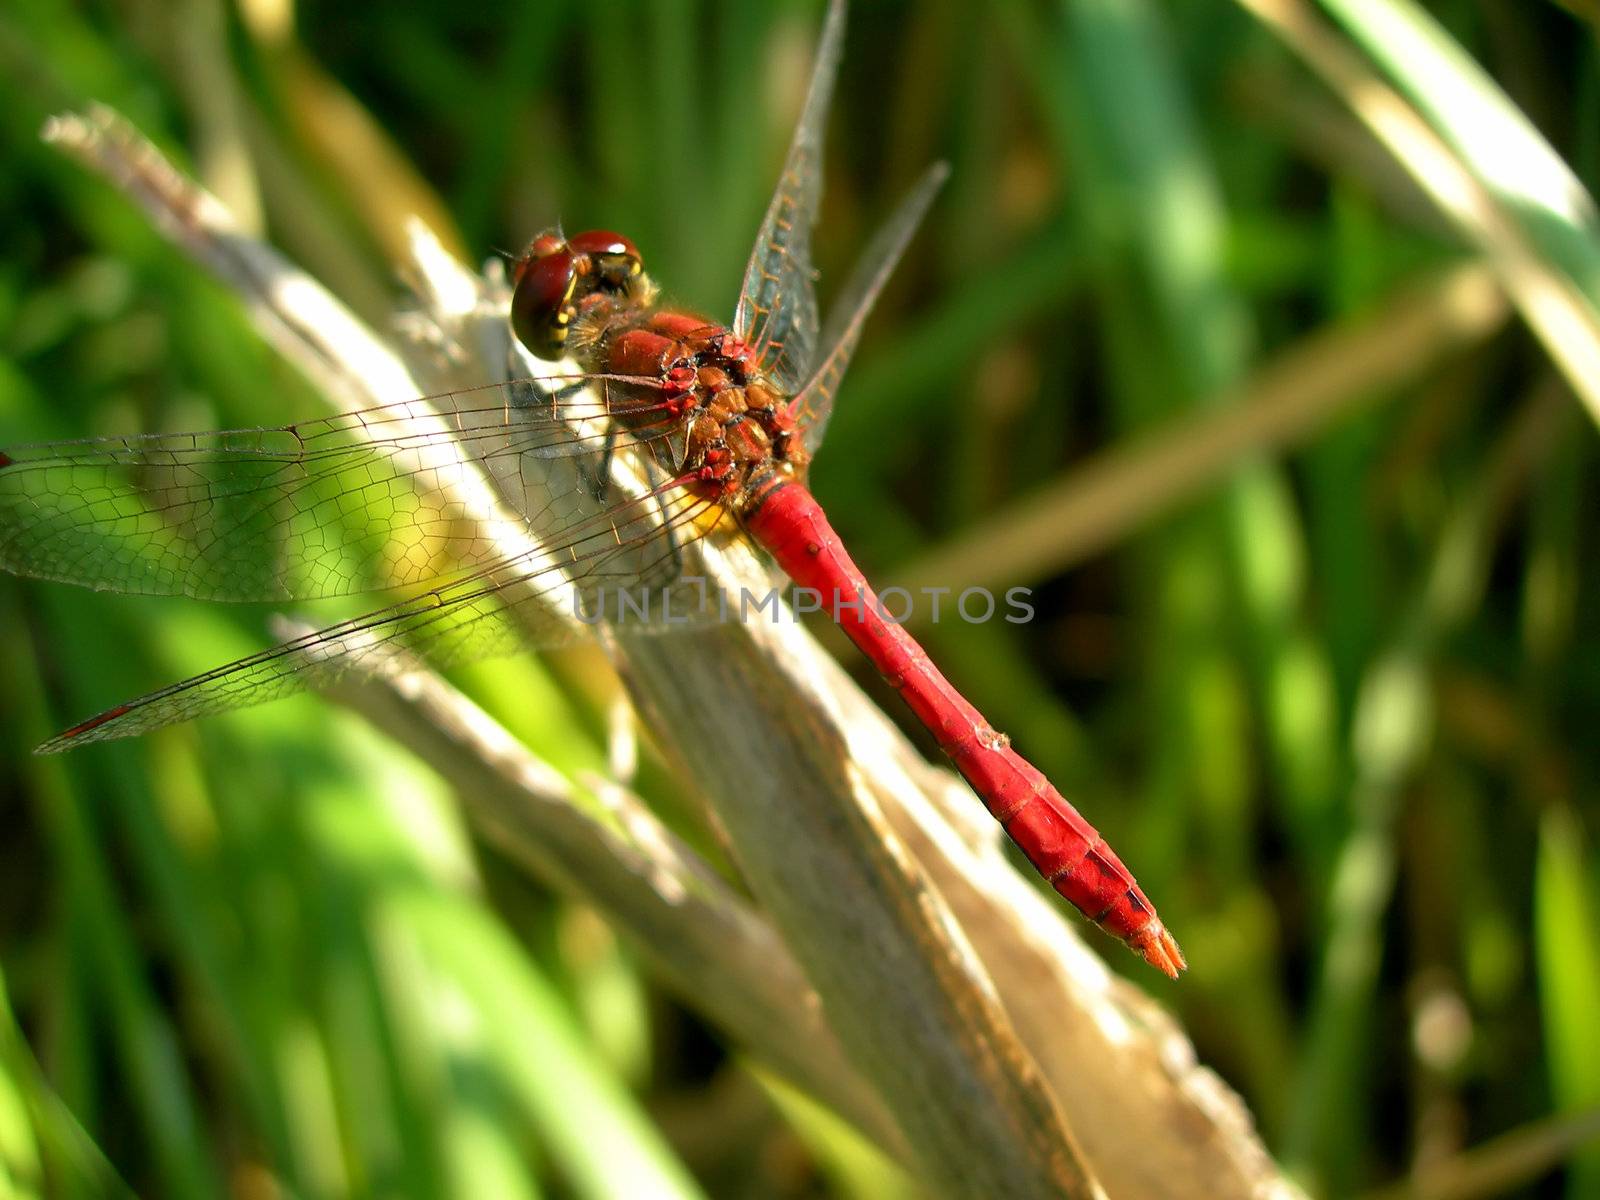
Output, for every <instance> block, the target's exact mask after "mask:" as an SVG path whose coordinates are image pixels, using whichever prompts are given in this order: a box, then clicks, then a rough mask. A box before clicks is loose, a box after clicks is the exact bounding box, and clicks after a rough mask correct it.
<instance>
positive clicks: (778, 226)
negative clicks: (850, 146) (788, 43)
mask: <svg viewBox="0 0 1600 1200" xmlns="http://www.w3.org/2000/svg"><path fill="white" fill-rule="evenodd" d="M844 9H845V5H844V0H831V2H830V3H829V5H828V16H827V20H826V22H825V23H824V24H823V27H822V40H821V42H820V43H819V44H818V46H817V61H816V64H815V65H814V66H813V67H812V69H811V86H810V88H809V89H808V90H807V92H806V102H805V106H804V107H803V108H802V109H801V110H800V123H799V125H797V126H796V127H795V131H794V140H793V141H792V142H790V143H789V157H788V158H786V159H785V160H784V164H783V175H782V176H781V177H780V178H779V180H778V189H777V191H776V192H774V193H773V196H772V202H771V203H770V204H769V205H768V206H767V215H766V217H765V218H764V219H763V220H762V222H761V230H760V232H759V233H757V234H756V243H755V246H754V247H753V248H752V249H751V251H750V262H749V265H747V266H746V267H745V270H744V287H743V288H742V289H740V292H739V307H738V309H737V311H736V312H735V313H734V319H733V330H734V332H735V333H736V334H738V335H739V336H740V337H741V338H743V339H744V340H745V341H746V342H748V343H749V344H750V346H751V347H752V348H753V349H754V351H755V353H756V359H757V361H758V362H759V363H760V364H761V367H762V369H763V370H765V371H766V372H767V374H768V375H770V376H771V377H772V378H773V380H774V381H775V382H776V383H777V384H778V385H779V386H780V387H781V388H782V389H783V390H784V391H785V392H788V393H793V392H794V391H796V390H797V389H798V388H799V386H800V384H801V382H802V381H803V380H804V378H805V374H806V372H807V371H808V370H809V369H810V366H811V357H812V355H813V353H814V352H815V350H816V340H817V290H816V281H815V278H814V272H813V271H812V269H811V228H812V226H813V225H815V224H816V220H817V203H818V201H819V200H820V199H821V196H822V139H823V134H824V132H825V131H826V126H827V120H828V104H829V102H830V100H831V99H832V97H833V83H834V77H835V76H836V75H837V73H838V69H839V54H840V51H841V50H842V49H843V44H844Z"/></svg>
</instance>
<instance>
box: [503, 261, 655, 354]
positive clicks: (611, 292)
mask: <svg viewBox="0 0 1600 1200" xmlns="http://www.w3.org/2000/svg"><path fill="white" fill-rule="evenodd" d="M511 278H512V283H513V288H512V292H511V328H512V331H513V332H514V333H515V334H516V335H517V338H518V340H520V341H521V342H522V344H523V345H525V346H526V347H527V348H528V349H529V350H531V351H533V353H534V354H536V355H538V356H539V357H540V358H546V359H556V358H560V357H561V355H562V354H563V352H564V351H565V347H566V344H567V333H568V331H569V330H570V329H571V328H572V321H573V318H574V317H575V316H576V315H577V314H578V312H579V310H580V307H581V306H582V305H583V303H584V301H585V300H587V299H589V297H591V296H619V295H625V294H626V293H628V292H629V291H630V290H631V289H632V288H634V287H635V286H636V285H637V284H638V283H639V282H640V281H642V280H643V279H644V264H643V263H642V262H641V261H640V259H639V251H638V248H637V247H635V246H634V244H633V243H632V242H630V241H629V240H628V239H627V238H625V237H623V236H622V235H621V234H620V233H612V232H610V231H609V230H605V229H591V230H589V231H588V232H587V233H579V234H575V235H574V236H572V237H570V238H569V237H563V236H562V235H561V234H560V233H559V232H557V231H548V232H545V233H541V234H540V235H539V236H538V237H536V238H534V239H533V241H531V242H529V243H528V248H527V249H526V250H524V251H523V252H522V253H521V254H520V255H518V257H517V261H516V262H515V263H513V264H512V267H511Z"/></svg>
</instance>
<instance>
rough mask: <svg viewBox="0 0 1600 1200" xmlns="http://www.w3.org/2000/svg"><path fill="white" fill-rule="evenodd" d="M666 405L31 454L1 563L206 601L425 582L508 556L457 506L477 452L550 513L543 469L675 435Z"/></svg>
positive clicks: (563, 393) (463, 406)
mask: <svg viewBox="0 0 1600 1200" xmlns="http://www.w3.org/2000/svg"><path fill="white" fill-rule="evenodd" d="M552 383H556V384H560V385H561V388H560V390H557V391H548V390H544V391H541V390H540V388H541V387H544V386H545V385H548V384H552ZM535 385H539V386H535ZM658 395H659V393H658V392H657V391H656V389H655V387H654V385H653V384H652V383H651V382H650V381H648V380H638V379H633V378H629V377H623V376H593V375H590V376H564V377H560V378H559V379H557V380H552V381H547V380H542V379H541V380H515V381H512V382H510V383H503V384H493V385H490V386H488V387H482V388H473V389H468V390H464V391H459V392H453V393H446V394H443V395H440V396H433V397H426V398H423V399H420V400H412V401H407V402H405V403H402V404H393V405H387V406H384V407H381V408H373V409H368V410H365V411H362V412H356V413H347V414H345V415H343V416H338V417H330V418H327V419H324V420H316V421H306V422H303V423H301V424H298V425H287V426H284V427H282V428H277V429H244V430H230V431H224V432H216V433H188V434H170V435H152V436H138V437H127V438H97V439H91V440H86V441H75V442H54V443H48V444H43V445H36V446H23V447H19V448H17V449H14V450H9V451H6V452H4V453H0V569H4V570H7V571H10V572H13V573H15V574H19V575H30V576H34V577H37V578H42V579H50V580H55V581H59V582H64V583H75V584H81V585H84V586H87V587H92V588H95V589H98V590H104V591H118V592H132V593H143V594H159V595H187V596H194V597H198V598H201V599H207V600H238V601H244V600H290V599H314V598H319V597H325V596H337V595H348V594H351V593H356V592H362V591H370V590H372V589H374V588H375V587H390V586H407V585H413V584H421V583H425V582H428V581H430V580H433V579H438V578H442V577H444V576H446V575H448V574H450V573H451V572H459V571H461V570H464V569H470V568H473V567H475V566H480V565H484V564H486V563H488V562H490V561H492V560H493V559H494V558H495V557H496V555H497V553H498V551H496V550H495V544H494V540H493V539H492V538H488V537H484V536H482V530H481V527H480V526H477V525H475V524H474V522H473V521H472V520H470V519H468V518H469V516H470V514H468V513H465V512H463V511H461V507H462V506H461V504H460V502H459V500H457V499H454V498H453V497H454V496H455V495H457V494H458V492H459V486H458V485H460V484H461V483H462V476H463V475H465V474H466V473H467V471H466V469H465V468H464V467H463V464H462V460H463V459H464V458H465V459H469V460H472V461H474V462H476V463H478V464H480V465H482V466H483V467H485V468H486V469H488V470H489V471H490V472H491V473H492V474H494V475H496V476H497V477H498V478H501V479H502V480H504V479H505V477H506V476H507V475H512V476H517V477H519V478H518V480H516V481H514V482H520V484H521V487H520V489H519V488H515V487H513V488H512V489H510V490H512V491H514V492H517V493H518V496H519V499H520V500H524V501H525V502H526V504H527V505H529V506H535V507H536V506H537V505H539V504H541V503H548V502H550V500H551V497H549V496H547V495H543V494H542V493H541V492H540V491H539V487H540V484H539V480H538V476H539V475H540V474H541V472H540V470H539V467H538V460H540V459H548V458H561V457H569V456H578V455H593V454H599V453H601V452H603V451H604V449H606V447H607V439H608V438H609V437H611V436H613V433H612V432H611V429H612V425H613V421H612V418H616V419H617V423H621V424H625V425H626V427H627V430H628V432H629V434H630V435H631V436H632V437H633V438H635V439H638V440H641V441H646V442H648V441H651V440H652V439H656V438H662V437H666V436H667V435H669V434H670V433H672V432H673V431H674V429H675V428H676V426H677V422H676V420H674V419H672V418H670V417H669V416H668V415H667V413H666V411H665V409H664V408H662V407H660V406H659V405H657V404H655V403H654V402H653V401H654V398H655V397H657V396H658ZM619 414H620V415H619ZM525 515H529V516H532V515H534V514H532V513H525Z"/></svg>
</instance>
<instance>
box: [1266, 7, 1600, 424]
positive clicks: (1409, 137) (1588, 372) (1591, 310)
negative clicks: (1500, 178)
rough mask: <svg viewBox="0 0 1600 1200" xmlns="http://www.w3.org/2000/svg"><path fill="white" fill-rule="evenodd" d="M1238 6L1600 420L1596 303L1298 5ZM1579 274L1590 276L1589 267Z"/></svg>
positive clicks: (1446, 149)
mask: <svg viewBox="0 0 1600 1200" xmlns="http://www.w3.org/2000/svg"><path fill="white" fill-rule="evenodd" d="M1239 3H1241V4H1242V5H1243V6H1244V7H1245V8H1247V9H1248V10H1250V11H1251V12H1253V13H1255V14H1256V15H1257V16H1258V17H1260V18H1261V19H1262V20H1263V21H1264V22H1265V23H1267V24H1268V25H1269V26H1271V27H1272V28H1273V29H1274V30H1275V31H1276V32H1277V33H1278V34H1279V36H1281V37H1282V38H1283V39H1284V40H1285V41H1286V42H1287V43H1288V44H1289V45H1290V46H1291V47H1292V48H1293V49H1294V50H1295V51H1296V53H1298V54H1299V55H1300V56H1301V57H1303V58H1304V59H1305V60H1306V61H1307V62H1308V63H1309V64H1310V65H1311V66H1312V68H1313V69H1314V70H1315V71H1316V72H1317V73H1318V74H1319V75H1321V76H1322V77H1323V79H1324V80H1325V81H1326V82H1327V83H1328V85H1329V86H1330V87H1332V88H1333V89H1334V90H1335V91H1337V92H1338V93H1339V95H1340V96H1341V97H1342V98H1343V99H1344V101H1345V103H1346V104H1348V105H1349V106H1350V108H1351V109H1352V110H1353V111H1354V112H1355V113H1356V115H1357V116H1358V117H1359V118H1360V119H1361V121H1362V122H1363V123H1364V124H1365V125H1366V126H1367V127H1368V128H1369V129H1370V130H1371V131H1372V133H1373V134H1374V135H1375V136H1376V137H1377V138H1378V140H1379V141H1380V142H1382V143H1383V144H1384V145H1385V147H1387V149H1388V150H1389V153H1390V154H1391V155H1393V156H1394V158H1395V159H1396V161H1398V162H1399V163H1401V165H1402V166H1404V167H1405V169H1406V170H1407V171H1409V172H1410V173H1411V175H1412V177H1413V179H1415V180H1416V182H1417V183H1418V185H1419V186H1420V187H1421V188H1422V189H1423V190H1424V191H1425V192H1426V193H1427V194H1428V195H1429V197H1430V198H1431V199H1432V200H1433V202H1434V203H1435V204H1436V205H1437V206H1438V208H1439V210H1440V211H1441V212H1442V213H1443V214H1444V216H1445V217H1446V219H1447V220H1449V221H1450V223H1451V224H1452V225H1453V226H1454V227H1455V229H1456V230H1457V232H1458V234H1459V235H1460V236H1461V237H1463V238H1464V239H1465V240H1466V241H1467V242H1468V243H1469V244H1471V245H1473V246H1476V247H1477V248H1479V249H1480V250H1482V252H1483V253H1484V254H1485V255H1486V257H1487V258H1488V260H1489V262H1490V263H1491V265H1493V266H1494V268H1495V270H1496V272H1497V273H1498V274H1499V275H1500V278H1501V280H1502V282H1503V283H1504V285H1505V287H1506V290H1507V292H1508V293H1509V294H1510V295H1511V297H1512V299H1513V300H1514V301H1515V303H1516V304H1517V307H1518V308H1519V309H1520V310H1521V312H1522V316H1523V319H1524V320H1526V321H1527V322H1528V326H1529V328H1531V329H1532V330H1533V332H1534V333H1535V335H1536V336H1537V337H1538V338H1539V340H1540V341H1541V342H1542V343H1543V345H1544V348H1545V352H1546V353H1547V354H1548V355H1549V356H1550V358H1551V361H1552V362H1554V363H1555V364H1556V366H1557V367H1558V368H1559V369H1560V370H1561V372H1562V374H1563V375H1565V376H1566V378H1567V381H1568V383H1570V384H1571V386H1572V389H1573V391H1574V392H1575V393H1576V394H1577V396H1578V398H1579V399H1580V400H1581V401H1583V403H1584V404H1585V405H1586V406H1587V407H1588V409H1589V411H1590V415H1591V416H1592V417H1593V418H1594V419H1595V420H1596V421H1600V311H1597V309H1596V306H1595V303H1594V300H1593V298H1592V297H1590V296H1588V295H1586V294H1585V292H1584V291H1583V290H1582V289H1581V288H1580V287H1579V286H1578V284H1576V283H1574V282H1573V277H1572V276H1570V275H1568V274H1567V273H1566V271H1565V270H1563V269H1562V268H1561V267H1560V266H1558V265H1555V264H1553V263H1552V262H1551V261H1550V260H1549V259H1548V258H1547V257H1546V256H1545V254H1544V253H1543V251H1542V250H1541V248H1540V244H1539V242H1538V240H1537V239H1536V238H1534V237H1533V236H1532V235H1531V234H1530V232H1529V230H1528V229H1527V228H1526V226H1525V225H1524V223H1522V222H1521V221H1519V220H1518V219H1517V217H1516V216H1515V215H1513V214H1512V213H1511V212H1510V211H1508V209H1507V208H1506V207H1505V206H1504V205H1503V204H1501V203H1500V202H1499V201H1498V199H1497V198H1496V197H1495V195H1494V193H1493V191H1492V190H1491V189H1490V188H1489V187H1488V186H1487V185H1485V184H1484V183H1483V182H1482V180H1480V179H1479V178H1478V177H1477V176H1476V175H1475V174H1474V173H1473V171H1472V170H1471V169H1470V168H1469V167H1468V165H1466V164H1465V163H1463V162H1462V161H1461V160H1460V158H1459V156H1458V155H1457V154H1456V153H1455V152H1454V151H1453V150H1452V149H1451V147H1450V146H1449V145H1448V144H1447V143H1446V142H1445V141H1444V140H1443V139H1442V138H1440V137H1439V135H1438V134H1436V133H1435V132H1434V131H1433V130H1432V129H1431V128H1429V126H1428V125H1427V123H1426V122H1425V121H1423V119H1422V118H1421V117H1420V116H1418V114H1417V113H1416V111H1415V110H1414V109H1413V108H1411V106H1410V105H1408V104H1407V103H1406V102H1405V101H1404V100H1403V99H1402V98H1401V97H1400V96H1398V95H1397V94H1396V93H1395V91H1394V90H1393V89H1392V88H1390V87H1389V86H1388V85H1387V84H1385V83H1384V82H1383V81H1382V80H1381V79H1379V78H1378V77H1377V75H1376V73H1375V72H1374V71H1373V70H1372V69H1371V68H1370V67H1368V65H1367V64H1366V63H1365V62H1364V61H1362V60H1361V58H1360V57H1359V56H1358V55H1357V54H1355V53H1354V52H1353V51H1352V49H1351V48H1350V47H1349V46H1347V45H1346V44H1344V43H1343V42H1342V41H1341V40H1340V39H1339V38H1338V37H1336V36H1335V35H1334V34H1333V33H1332V31H1331V30H1329V29H1328V28H1327V27H1325V26H1324V25H1322V24H1321V22H1320V21H1319V20H1318V19H1317V18H1316V16H1315V14H1314V13H1313V12H1312V10H1311V9H1310V8H1309V6H1308V5H1307V4H1305V3H1304V2H1303V0H1239ZM1582 273H1583V274H1585V275H1587V274H1588V273H1589V268H1588V265H1587V264H1585V265H1584V266H1583V267H1582Z"/></svg>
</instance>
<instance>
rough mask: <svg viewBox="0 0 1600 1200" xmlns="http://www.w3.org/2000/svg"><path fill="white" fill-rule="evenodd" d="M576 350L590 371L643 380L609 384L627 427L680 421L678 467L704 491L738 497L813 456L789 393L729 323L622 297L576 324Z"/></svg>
mask: <svg viewBox="0 0 1600 1200" xmlns="http://www.w3.org/2000/svg"><path fill="white" fill-rule="evenodd" d="M568 345H569V350H570V352H571V353H572V355H573V357H574V358H576V359H577V360H578V361H579V362H580V363H581V364H582V365H583V366H584V368H585V369H586V370H592V371H596V372H603V373H606V374H608V375H611V376H613V377H617V376H631V377H635V378H637V379H639V381H640V382H639V383H638V384H622V385H620V386H619V385H615V384H613V385H611V388H610V391H611V394H612V399H613V402H612V403H611V405H610V406H609V407H610V408H611V411H612V413H613V415H614V417H615V418H616V419H617V420H618V422H619V423H621V424H622V425H623V426H625V427H626V426H628V425H629V424H630V423H638V422H641V421H649V422H651V423H652V424H654V423H657V422H659V421H660V420H661V419H662V416H663V409H665V413H666V415H667V416H668V417H669V418H670V419H672V420H674V421H676V422H677V426H676V430H675V437H674V439H673V445H674V455H673V457H674V460H675V461H674V466H675V467H676V468H677V469H678V470H679V471H681V473H682V475H683V476H686V477H691V478H690V479H689V482H691V483H692V484H693V485H694V486H695V487H696V488H697V489H698V490H700V491H702V492H705V493H707V494H709V495H711V496H713V497H714V498H716V499H719V500H731V499H734V498H735V497H737V496H739V495H740V494H742V493H743V492H745V491H746V490H747V488H748V487H749V486H750V484H751V483H752V482H753V481H754V480H756V479H757V478H760V477H763V476H766V475H769V474H771V473H772V472H773V471H775V470H777V471H782V472H783V473H784V474H786V475H789V476H792V477H799V476H801V475H802V474H803V473H804V470H805V465H806V462H807V459H808V456H807V452H806V448H805V444H804V441H803V439H802V438H801V437H800V436H799V434H798V431H797V430H796V427H795V422H794V418H793V416H792V415H791V414H790V412H789V402H788V397H787V396H785V395H783V394H782V393H781V392H780V391H779V390H778V388H777V387H776V386H775V385H774V384H773V383H772V381H771V380H770V379H768V378H767V376H766V375H765V374H763V373H762V372H761V370H760V369H759V368H758V367H757V366H756V363H755V356H754V354H752V352H751V350H750V347H749V346H748V345H746V344H745V343H744V342H743V341H742V340H741V339H739V338H738V337H736V336H735V335H734V334H733V333H731V332H730V331H729V330H728V329H726V328H725V327H724V326H721V325H718V324H716V323H715V322H711V321H707V320H706V319H705V318H703V317H698V316H694V315H693V314H690V313H684V312H674V311H670V310H662V309H648V308H641V307H637V306H631V305H626V304H620V303H619V304H615V305H613V306H611V307H610V309H609V311H605V310H603V309H602V308H601V307H600V306H596V307H595V308H594V309H593V310H592V311H591V312H589V313H587V314H585V315H583V316H582V317H580V318H579V320H578V321H577V322H576V323H575V327H574V331H573V334H572V337H571V338H570V340H569V343H568Z"/></svg>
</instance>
